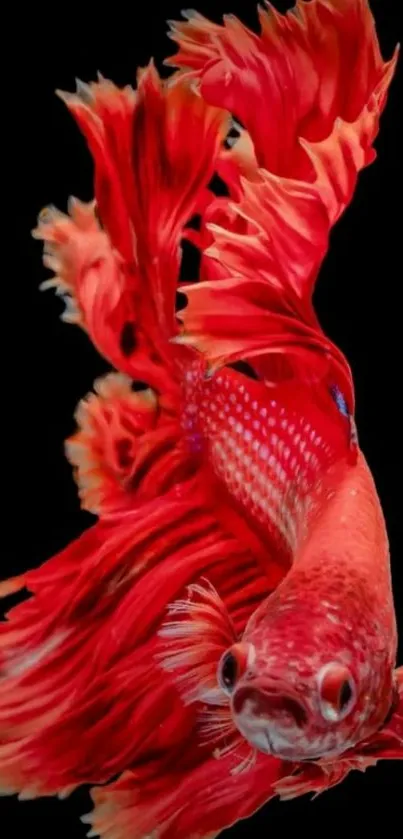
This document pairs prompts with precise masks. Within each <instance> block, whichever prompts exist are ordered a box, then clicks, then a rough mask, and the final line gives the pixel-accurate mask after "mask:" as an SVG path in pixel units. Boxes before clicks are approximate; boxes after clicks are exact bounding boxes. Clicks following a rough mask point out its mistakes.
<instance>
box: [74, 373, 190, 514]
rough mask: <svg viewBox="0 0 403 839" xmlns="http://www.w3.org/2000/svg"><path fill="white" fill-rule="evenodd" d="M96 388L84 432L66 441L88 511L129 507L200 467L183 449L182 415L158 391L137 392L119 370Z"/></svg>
mask: <svg viewBox="0 0 403 839" xmlns="http://www.w3.org/2000/svg"><path fill="white" fill-rule="evenodd" d="M94 388H95V393H90V394H89V395H88V396H87V398H86V399H83V400H82V401H81V402H80V404H79V406H78V409H77V412H76V421H77V425H78V430H77V431H76V433H75V434H74V435H72V436H71V437H70V438H69V440H67V443H66V451H67V456H68V458H69V460H70V463H72V465H73V467H74V471H75V477H76V480H77V482H78V486H79V493H80V498H81V503H82V506H83V508H84V509H86V510H89V511H90V512H92V513H95V514H104V513H106V512H111V511H112V510H118V509H125V508H126V509H128V508H130V507H132V506H133V505H134V504H135V503H138V502H139V501H144V500H150V499H151V498H155V497H156V496H157V495H164V494H165V493H166V492H168V491H169V489H171V488H172V486H173V485H174V484H175V483H178V482H180V481H183V480H186V479H187V478H190V477H191V475H192V474H193V472H194V468H195V467H194V463H193V462H191V461H190V460H189V458H188V457H186V454H185V451H184V449H183V444H182V434H181V429H180V425H179V423H178V419H177V417H176V415H175V414H173V415H172V413H171V412H169V411H167V410H164V405H163V404H162V405H161V401H158V400H157V397H156V395H155V393H154V392H153V391H151V390H149V389H148V390H142V391H133V388H132V382H131V380H130V379H129V378H128V377H126V376H123V375H122V374H118V373H110V374H108V375H107V376H105V377H103V378H102V379H99V380H98V381H96V382H95V386H94Z"/></svg>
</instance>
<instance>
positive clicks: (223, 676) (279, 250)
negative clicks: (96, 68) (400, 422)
mask: <svg viewBox="0 0 403 839" xmlns="http://www.w3.org/2000/svg"><path fill="white" fill-rule="evenodd" d="M259 16H260V22H261V34H260V35H257V34H254V33H252V32H250V31H249V30H248V29H246V28H245V27H244V26H243V25H242V24H241V23H240V22H239V21H238V20H237V19H235V18H233V17H231V16H229V17H226V19H225V21H224V25H223V26H219V25H216V24H213V23H210V22H209V21H208V20H206V19H205V18H203V17H201V16H200V15H198V14H195V13H192V15H190V16H189V18H188V19H187V20H185V22H182V23H178V24H173V25H172V31H171V35H172V37H173V39H174V40H175V41H177V42H178V44H179V53H178V54H177V55H176V57H175V58H173V59H170V60H169V63H170V64H174V65H176V66H177V71H176V72H175V73H174V74H173V75H172V77H171V78H170V79H169V81H168V82H166V81H162V80H161V79H160V78H159V76H158V74H157V72H156V70H155V68H154V66H153V65H152V64H151V65H150V66H149V67H147V68H146V69H144V70H142V71H141V72H140V73H139V75H138V84H137V89H136V90H135V91H134V90H133V89H132V88H130V87H128V88H125V89H123V90H120V89H117V88H116V87H115V86H114V85H113V84H112V83H111V82H109V81H106V80H104V79H102V78H101V79H100V80H99V81H98V82H97V83H96V84H90V85H88V86H87V85H83V84H79V86H78V89H77V93H76V94H73V95H70V94H69V95H66V94H63V99H64V100H65V102H66V103H67V106H68V108H69V110H70V111H71V113H72V114H73V116H74V117H75V119H76V121H77V123H78V125H79V127H80V129H81V130H82V132H83V134H84V136H85V138H86V140H87V143H88V146H89V149H90V151H91V153H92V156H93V159H94V164H95V202H94V204H90V205H85V204H81V203H79V202H77V201H74V202H72V203H71V206H70V211H69V215H63V214H62V213H59V212H58V211H57V210H55V209H53V208H50V209H47V210H46V211H45V212H44V213H43V214H42V216H41V218H40V221H39V226H38V229H37V231H36V235H37V237H38V238H39V239H41V240H44V242H45V264H46V265H47V266H48V267H49V268H50V269H51V270H52V271H53V272H54V273H55V276H54V278H53V279H52V280H50V281H48V282H47V285H53V286H55V288H56V290H57V292H58V293H59V294H61V295H62V296H64V297H65V298H66V299H67V303H68V307H67V310H66V313H65V319H66V320H69V321H72V322H74V323H76V324H79V325H80V326H81V327H82V328H83V329H84V330H85V331H86V332H87V333H88V335H89V338H90V339H91V341H92V342H93V344H94V345H95V346H96V347H97V349H98V350H99V352H100V353H101V354H102V355H103V356H104V357H105V358H106V359H107V360H108V362H109V363H110V364H111V365H112V366H113V367H114V368H115V370H116V371H117V372H114V373H111V374H109V375H107V376H106V377H105V378H104V379H102V380H101V381H99V382H97V383H96V386H95V391H94V393H92V394H91V395H90V396H88V398H87V399H85V400H84V401H83V402H82V403H81V404H80V406H79V409H78V412H77V424H78V429H77V431H76V433H75V434H74V435H73V436H72V437H71V439H70V440H69V441H68V445H67V453H68V456H69V458H70V461H71V462H72V464H73V467H74V470H75V474H76V478H77V482H78V486H79V491H80V497H81V501H82V506H83V508H84V509H86V510H90V511H91V512H92V513H94V514H95V515H96V516H97V521H96V523H95V524H94V525H93V526H92V527H91V528H89V529H88V530H87V532H85V533H84V534H83V535H82V536H81V538H79V539H78V540H77V541H75V542H74V543H73V544H71V545H70V546H69V547H67V548H66V549H65V550H63V551H62V552H61V553H59V554H58V555H57V556H55V557H53V558H52V559H50V560H49V561H48V562H46V563H45V564H44V565H42V566H41V567H40V568H38V569H36V570H32V571H28V572H27V573H26V574H23V575H22V576H21V577H18V578H15V579H12V580H9V581H7V582H5V583H3V584H2V586H1V594H2V595H7V594H9V593H11V592H16V591H19V590H20V589H22V588H24V587H25V588H26V589H27V590H28V591H29V592H30V594H31V597H30V598H29V599H28V600H26V601H25V602H23V603H20V604H19V605H18V606H16V607H14V608H13V609H12V610H11V611H10V612H9V613H8V616H7V618H8V619H7V621H5V622H3V623H2V624H1V625H0V678H1V693H0V785H1V788H2V791H3V792H5V793H9V794H13V793H19V795H20V797H21V798H29V797H35V796H42V795H53V794H58V795H59V796H65V795H67V794H68V793H69V792H70V791H72V790H73V789H75V788H76V787H77V786H79V785H80V784H83V783H90V784H94V785H95V790H94V792H93V799H94V802H95V809H94V811H93V813H92V814H91V815H90V816H89V817H86V819H85V820H86V821H88V822H89V823H90V824H91V825H92V833H91V835H93V836H101V837H102V839H146V837H148V839H150V837H151V836H152V837H155V839H197V838H198V839H207V837H210V839H211V837H213V836H216V835H217V834H218V833H220V831H221V830H223V829H224V828H226V827H228V826H229V825H231V824H233V823H234V822H236V821H237V820H239V819H242V818H245V817H248V816H249V815H250V814H251V813H253V812H254V811H255V810H256V809H257V808H259V807H260V806H261V805H263V804H264V802H266V801H268V800H269V799H270V798H272V797H273V796H281V797H283V798H289V797H293V796H298V795H302V794H303V793H306V792H318V791H322V790H325V789H326V788H328V787H330V786H332V785H334V784H337V783H338V782H340V781H341V780H342V779H343V778H344V777H345V776H346V775H347V774H348V773H349V772H350V770H352V769H360V770H364V769H365V768H366V767H368V766H370V765H373V764H375V763H376V762H377V761H378V760H379V759H381V758H384V759H401V758H402V757H403V668H402V667H400V668H399V669H394V668H395V663H396V662H395V659H396V643H397V638H396V623H395V614H394V607H393V596H392V588H391V577H390V567H389V554H388V541H387V535H386V530H385V524H384V519H383V515H382V510H381V506H380V502H379V500H378V495H377V491H376V488H375V486H374V482H373V480H372V477H371V473H370V470H369V468H368V466H367V464H366V461H365V458H364V455H363V453H362V452H361V450H360V447H359V443H358V439H357V433H356V429H355V423H354V410H355V406H354V388H353V382H352V376H351V372H350V369H349V366H348V363H347V361H346V359H345V358H344V355H343V354H342V352H341V351H340V350H339V349H338V348H337V347H336V346H334V344H333V343H332V342H331V341H330V340H329V338H328V337H327V336H326V335H325V334H324V333H323V331H322V329H321V327H320V324H319V323H318V320H317V317H316V315H315V312H314V309H313V305H312V294H313V289H314V286H315V281H316V278H317V275H318V271H319V267H320V265H321V262H322V260H323V258H324V256H325V254H326V251H327V247H328V237H329V232H330V230H331V228H332V226H333V225H334V224H335V222H336V221H337V220H338V218H339V217H340V215H341V213H342V212H343V211H344V209H345V207H346V206H347V205H348V203H349V202H350V200H351V198H352V195H353V192H354V188H355V184H356V181H357V176H358V172H359V171H360V170H361V169H363V167H365V166H367V165H368V164H369V163H371V162H372V161H373V160H374V157H375V152H374V150H373V142H374V139H375V137H376V135H377V132H378V127H379V118H380V115H381V112H382V110H383V108H384V106H385V103H386V98H387V91H388V88H389V84H390V82H391V80H392V77H393V73H394V68H395V64H396V60H397V55H395V56H394V58H392V60H390V61H389V62H386V63H385V62H384V61H383V59H382V57H381V54H380V50H379V46H378V41H377V37H376V33H375V29H374V23H373V20H372V17H371V14H370V11H369V8H368V3H367V2H366V0H311V1H310V2H304V0H299V1H298V3H297V5H296V7H295V9H294V10H293V11H292V12H289V13H287V14H286V15H280V14H278V13H277V12H275V11H274V10H273V9H272V8H271V7H267V8H266V9H264V10H260V11H259ZM233 118H235V119H236V120H237V121H239V123H242V128H240V129H239V131H238V136H237V137H235V138H232V139H231V141H230V142H229V141H228V137H229V136H231V134H234V132H233V131H232V132H231V131H230V130H229V129H230V127H231V124H232V122H231V120H232V119H233ZM214 173H218V174H219V175H220V177H221V178H222V180H223V181H224V182H225V184H226V185H227V188H228V197H221V198H217V197H216V196H215V195H214V193H213V191H212V189H211V182H212V177H213V175H214ZM195 216H197V217H198V218H199V221H200V226H199V229H198V230H195V229H193V228H192V227H190V226H189V221H190V220H191V219H192V218H194V217H195ZM184 238H189V239H191V240H192V241H193V243H194V244H195V245H197V247H198V248H199V249H200V251H201V254H202V258H201V268H200V278H199V282H194V283H192V284H190V283H189V284H186V285H185V286H183V287H182V291H183V292H184V294H185V295H186V298H187V303H186V306H185V307H184V309H182V310H181V311H180V312H176V294H177V289H178V276H179V262H180V245H181V242H182V240H183V239H184ZM134 382H143V383H144V384H145V385H146V389H139V387H138V386H136V385H133V383H134ZM116 777H117V780H113V779H114V778H115V779H116Z"/></svg>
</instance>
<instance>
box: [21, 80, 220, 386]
mask: <svg viewBox="0 0 403 839" xmlns="http://www.w3.org/2000/svg"><path fill="white" fill-rule="evenodd" d="M60 95H61V97H62V98H63V100H64V101H65V102H66V104H67V107H68V108H69V110H70V112H71V113H72V114H73V116H74V117H75V119H76V121H77V123H78V125H79V127H80V129H81V131H82V132H83V134H84V136H85V138H86V140H87V143H88V146H89V149H90V152H91V154H92V157H93V160H94V166H95V202H94V203H91V204H89V205H85V204H81V203H80V202H77V201H72V202H71V204H70V210H69V215H67V216H66V215H64V214H62V213H60V212H58V211H57V210H55V209H54V208H48V209H46V210H45V211H43V213H42V214H41V216H40V219H39V225H38V228H37V230H36V231H35V232H34V235H35V236H36V237H38V238H40V239H42V240H43V241H44V242H45V264H46V265H47V266H48V267H50V268H51V269H52V270H53V271H54V272H55V277H54V279H52V280H50V281H47V282H46V283H45V286H46V287H49V286H55V287H56V290H57V292H58V293H60V294H61V295H62V296H65V297H66V298H67V301H68V308H67V310H66V313H65V315H64V317H65V319H66V320H70V321H73V322H77V323H79V324H80V325H81V326H82V327H83V328H84V329H85V330H86V331H87V332H88V334H89V337H90V339H91V340H92V342H93V343H94V344H95V346H96V347H97V349H98V350H99V351H100V352H101V353H102V354H103V355H104V356H105V357H106V358H107V359H108V360H109V361H110V362H111V363H112V364H113V366H114V367H115V368H116V369H118V370H119V371H120V372H124V373H127V374H128V375H130V376H131V377H132V378H134V379H140V380H142V381H144V382H146V383H147V384H149V385H150V386H151V387H152V388H153V389H154V390H156V391H158V392H162V393H166V392H167V390H169V386H170V384H171V385H172V383H171V379H170V376H169V372H170V371H171V373H172V347H171V345H170V343H169V342H170V339H171V338H172V337H173V336H174V335H175V334H176V332H177V328H178V327H177V323H176V318H175V295H176V289H177V281H178V273H179V261H180V241H181V238H182V235H183V229H184V227H185V225H186V223H187V222H188V221H189V220H190V218H191V217H192V216H193V215H194V214H195V213H197V212H198V210H199V207H200V206H201V204H202V203H203V201H204V200H205V195H204V193H205V190H206V187H207V185H208V183H209V181H210V179H211V177H212V175H213V173H214V169H215V165H216V161H217V157H218V155H219V154H220V152H221V145H222V141H223V139H224V137H225V135H226V132H227V125H228V117H227V115H226V114H225V112H223V111H222V110H219V109H217V108H215V107H213V106H210V105H207V104H206V103H205V101H204V100H203V99H202V98H201V97H200V95H199V94H198V93H197V92H196V91H195V90H194V89H193V86H192V85H191V84H190V83H189V81H188V80H186V79H178V80H176V81H175V82H174V83H171V84H169V85H168V84H167V83H165V82H163V81H162V80H161V79H160V78H159V76H158V73H157V71H156V70H155V68H154V66H153V65H152V64H151V65H150V66H149V67H147V68H146V69H145V70H142V71H141V72H139V74H138V86H137V90H136V91H135V90H133V89H132V88H130V87H127V88H124V89H122V90H121V89H118V88H117V87H115V85H113V84H112V83H111V82H109V81H106V80H104V79H100V80H99V81H98V82H97V83H94V84H90V85H85V84H82V83H81V82H79V83H78V85H77V92H76V93H75V94H65V93H63V94H60ZM171 378H172V377H171Z"/></svg>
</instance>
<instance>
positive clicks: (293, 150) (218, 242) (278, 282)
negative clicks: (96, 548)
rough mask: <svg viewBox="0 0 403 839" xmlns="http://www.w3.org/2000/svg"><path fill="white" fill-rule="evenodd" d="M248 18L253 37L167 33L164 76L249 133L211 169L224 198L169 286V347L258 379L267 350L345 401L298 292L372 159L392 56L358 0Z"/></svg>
mask: <svg viewBox="0 0 403 839" xmlns="http://www.w3.org/2000/svg"><path fill="white" fill-rule="evenodd" d="M259 14H260V22H261V29H262V31H261V35H260V36H258V35H256V34H254V33H252V32H250V31H249V30H248V29H247V28H246V27H244V26H243V25H242V24H241V23H240V22H239V21H238V20H237V19H236V18H234V17H233V16H227V17H226V18H225V20H224V25H223V26H217V25H216V24H213V23H210V22H209V21H207V20H206V19H205V18H203V17H201V16H200V15H198V14H192V15H191V16H190V17H189V20H187V21H185V22H184V23H179V24H173V25H172V30H171V36H172V37H173V39H174V40H175V41H177V42H178V44H179V53H178V55H177V56H174V57H173V58H171V59H169V61H168V63H169V64H171V65H174V66H179V67H180V68H181V69H180V71H179V74H178V75H176V76H174V78H178V77H179V78H192V79H193V81H195V80H197V81H198V83H199V88H200V91H201V93H202V95H203V96H204V97H205V99H206V101H208V102H210V103H211V104H214V105H217V106H221V107H224V108H227V109H228V110H229V111H230V112H231V113H232V114H234V115H235V117H236V118H238V119H239V120H240V121H241V123H242V125H243V126H244V128H245V131H246V132H248V136H249V143H245V131H244V132H243V137H242V138H241V143H240V144H237V143H235V145H234V147H233V149H232V150H231V151H229V152H228V153H227V156H226V160H225V161H221V164H220V167H221V168H220V172H221V173H222V176H223V177H224V178H225V179H226V180H227V183H229V185H230V187H231V188H232V193H233V195H235V196H237V203H233V205H232V206H231V205H230V208H229V211H228V212H227V213H226V217H225V218H224V222H223V212H222V206H221V204H217V205H216V217H214V205H213V206H211V205H210V206H209V207H208V212H207V214H206V215H205V217H204V220H205V226H206V228H207V235H205V236H204V241H205V243H206V245H207V247H206V249H205V251H204V277H203V279H205V281H204V282H202V283H201V284H199V285H195V286H194V287H189V286H186V287H185V288H184V289H183V291H184V292H185V293H186V294H187V296H188V300H189V305H188V307H187V308H186V309H185V310H184V312H183V313H182V319H183V323H184V332H185V334H184V336H183V337H181V338H180V340H181V342H183V343H188V344H191V345H193V346H196V347H198V348H199V349H200V350H202V351H204V352H205V353H206V354H207V356H208V358H209V361H210V362H211V364H213V365H214V364H216V365H219V364H223V363H234V362H236V361H239V360H243V359H249V360H250V359H253V364H254V366H255V369H256V368H257V367H259V372H260V374H261V375H262V376H263V377H264V378H266V379H267V380H271V379H272V377H273V370H274V369H276V370H277V369H278V368H275V367H274V364H273V361H272V359H273V355H274V354H275V355H276V358H277V359H278V357H279V355H281V356H282V359H283V360H284V362H285V363H286V365H291V367H292V368H293V369H294V370H295V367H297V368H298V375H302V376H304V371H305V376H307V375H309V376H311V377H312V376H314V377H319V378H322V377H323V376H324V375H326V374H327V372H328V371H329V370H330V371H331V378H332V379H334V380H335V381H336V382H337V384H338V385H339V386H340V388H341V390H342V392H344V393H345V395H346V398H347V401H348V403H349V406H350V407H351V406H352V404H353V386H352V380H351V373H350V370H349V367H348V364H347V362H346V360H345V359H344V357H343V356H342V354H341V353H340V351H339V350H338V349H337V348H336V347H334V346H333V344H332V343H331V342H330V341H329V340H328V339H327V337H326V336H325V335H324V334H323V332H322V330H321V329H320V326H319V324H318V321H317V318H316V316H315V313H314V310H313V305H312V293H313V290H314V286H315V282H316V279H317V276H318V272H319V268H320V265H321V263H322V260H323V258H324V256H325V254H326V250H327V247H328V237H329V233H330V230H331V228H332V226H333V225H334V224H335V222H336V221H337V220H338V218H339V217H340V215H341V213H342V212H343V211H344V209H345V207H346V206H347V205H348V204H349V202H350V201H351V199H352V196H353V193H354V189H355V186H356V182H357V176H358V172H359V171H360V170H361V169H363V168H364V167H365V166H367V165H368V164H369V163H371V162H372V161H373V160H374V158H375V151H374V149H373V142H374V140H375V137H376V135H377V132H378V127H379V118H380V114H381V113H382V110H383V108H384V106H385V102H386V96H387V91H388V87H389V84H390V82H391V79H392V77H393V74H394V70H395V66H396V61H397V51H396V53H395V55H394V57H393V58H392V59H391V61H389V62H384V61H383V60H382V57H381V54H380V50H379V45H378V41H377V37H376V32H375V28H374V23H373V19H372V16H371V13H370V10H369V7H368V3H367V0H312V2H310V3H306V2H305V0H297V4H296V7H295V9H294V10H292V11H291V12H289V13H287V14H286V15H281V14H280V13H278V12H276V11H275V10H274V9H272V8H271V7H270V6H268V8H267V9H266V10H260V13H259ZM241 67H242V68H246V70H247V71H245V69H243V70H242V71H241V69H240V68H241ZM284 91H287V95H285V94H284ZM280 94H281V95H280ZM252 152H253V153H252ZM242 160H243V164H242ZM224 164H225V165H224ZM223 167H224V168H223ZM240 171H241V172H243V177H241V179H240V176H239V172H240ZM201 239H203V237H201ZM217 266H219V268H220V270H219V271H218V270H217ZM223 268H224V269H226V275H225V274H224V273H223ZM264 356H266V359H265V360H264V358H263V357H264Z"/></svg>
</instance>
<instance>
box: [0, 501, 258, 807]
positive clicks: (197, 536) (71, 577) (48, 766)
mask: <svg viewBox="0 0 403 839" xmlns="http://www.w3.org/2000/svg"><path fill="white" fill-rule="evenodd" d="M183 493H184V497H183V499H181V497H180V494H178V491H177V489H176V490H175V491H173V492H172V493H171V495H170V496H166V497H165V498H159V499H157V500H156V501H154V502H150V503H149V504H143V505H142V506H138V507H137V508H134V509H133V510H131V511H126V512H120V513H116V514H114V515H113V516H112V515H111V516H108V517H106V518H104V519H103V520H102V521H100V522H99V523H98V524H97V525H95V526H94V527H93V528H92V529H91V530H89V531H88V532H87V533H85V534H84V535H83V536H82V537H81V538H80V539H79V540H78V541H77V542H75V543H73V544H72V545H71V546H70V547H69V548H67V549H66V550H65V551H62V553H61V554H59V555H58V556H56V557H54V558H53V559H52V560H50V561H49V562H47V563H45V564H44V565H43V566H42V567H41V568H39V569H37V570H36V571H30V572H27V573H26V574H25V575H24V582H25V585H26V587H27V588H28V590H29V591H30V592H32V593H33V594H34V596H33V597H31V598H30V599H28V600H27V601H26V602H24V603H22V604H20V605H19V606H17V607H15V608H14V609H13V610H12V611H11V612H10V613H9V615H8V620H7V621H6V622H5V623H3V624H1V625H0V681H1V691H0V786H1V787H2V788H3V789H4V790H5V791H7V792H19V793H22V794H23V795H27V794H32V795H33V794H34V792H35V794H54V793H57V792H63V791H64V790H65V789H67V788H69V789H70V788H71V787H74V786H77V785H79V784H81V783H83V782H86V781H90V782H95V783H99V782H101V783H103V782H105V781H106V780H107V779H108V778H110V777H111V776H113V775H114V774H116V773H117V772H120V771H122V770H123V769H124V768H125V767H126V766H128V765H130V764H131V763H132V762H133V761H135V760H136V759H138V760H140V761H141V760H142V759H144V758H145V756H146V755H148V754H150V753H153V752H154V751H156V750H157V751H158V750H162V751H164V750H165V749H166V750H167V751H168V752H169V751H170V749H172V750H173V752H174V751H175V749H176V748H179V746H180V747H181V748H183V744H184V742H185V741H186V739H187V736H188V735H189V736H190V732H191V731H193V727H194V725H195V719H194V712H193V711H192V710H187V709H186V708H185V707H184V706H183V703H182V702H181V701H180V699H179V697H178V694H177V691H176V690H175V688H174V687H172V686H170V683H169V679H168V678H166V679H161V671H160V670H159V668H158V666H157V664H156V662H155V655H156V652H157V639H156V632H157V630H158V627H159V625H160V622H161V615H163V614H164V611H165V609H166V607H167V605H168V603H169V602H171V601H172V600H174V599H175V597H180V595H181V593H182V592H183V589H184V587H185V586H186V585H189V584H190V583H191V582H192V581H193V580H195V579H197V577H198V576H199V574H200V571H202V573H203V572H204V573H206V574H208V575H209V576H212V578H213V579H215V578H217V573H219V574H222V570H221V565H222V556H228V557H231V562H233V566H232V567H233V568H234V570H235V567H236V566H238V567H240V568H241V569H243V568H244V565H245V562H246V561H247V558H246V556H245V553H244V552H243V551H242V549H239V547H238V545H237V544H236V542H235V540H233V539H231V538H230V537H228V536H226V535H225V534H223V533H222V531H221V530H220V528H218V527H217V525H216V523H215V521H214V519H213V518H212V516H211V515H210V514H208V513H207V512H203V506H202V502H201V499H200V498H199V496H198V493H197V488H196V487H195V486H193V487H186V486H184V487H183ZM189 499H191V500H189ZM249 561H250V560H249ZM214 568H217V569H219V571H214ZM234 576H235V578H236V577H237V573H236V572H235V574H234ZM94 720H95V721H96V723H94ZM90 721H91V722H90ZM129 729H130V730H131V734H130V736H129V737H128V730H129Z"/></svg>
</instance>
